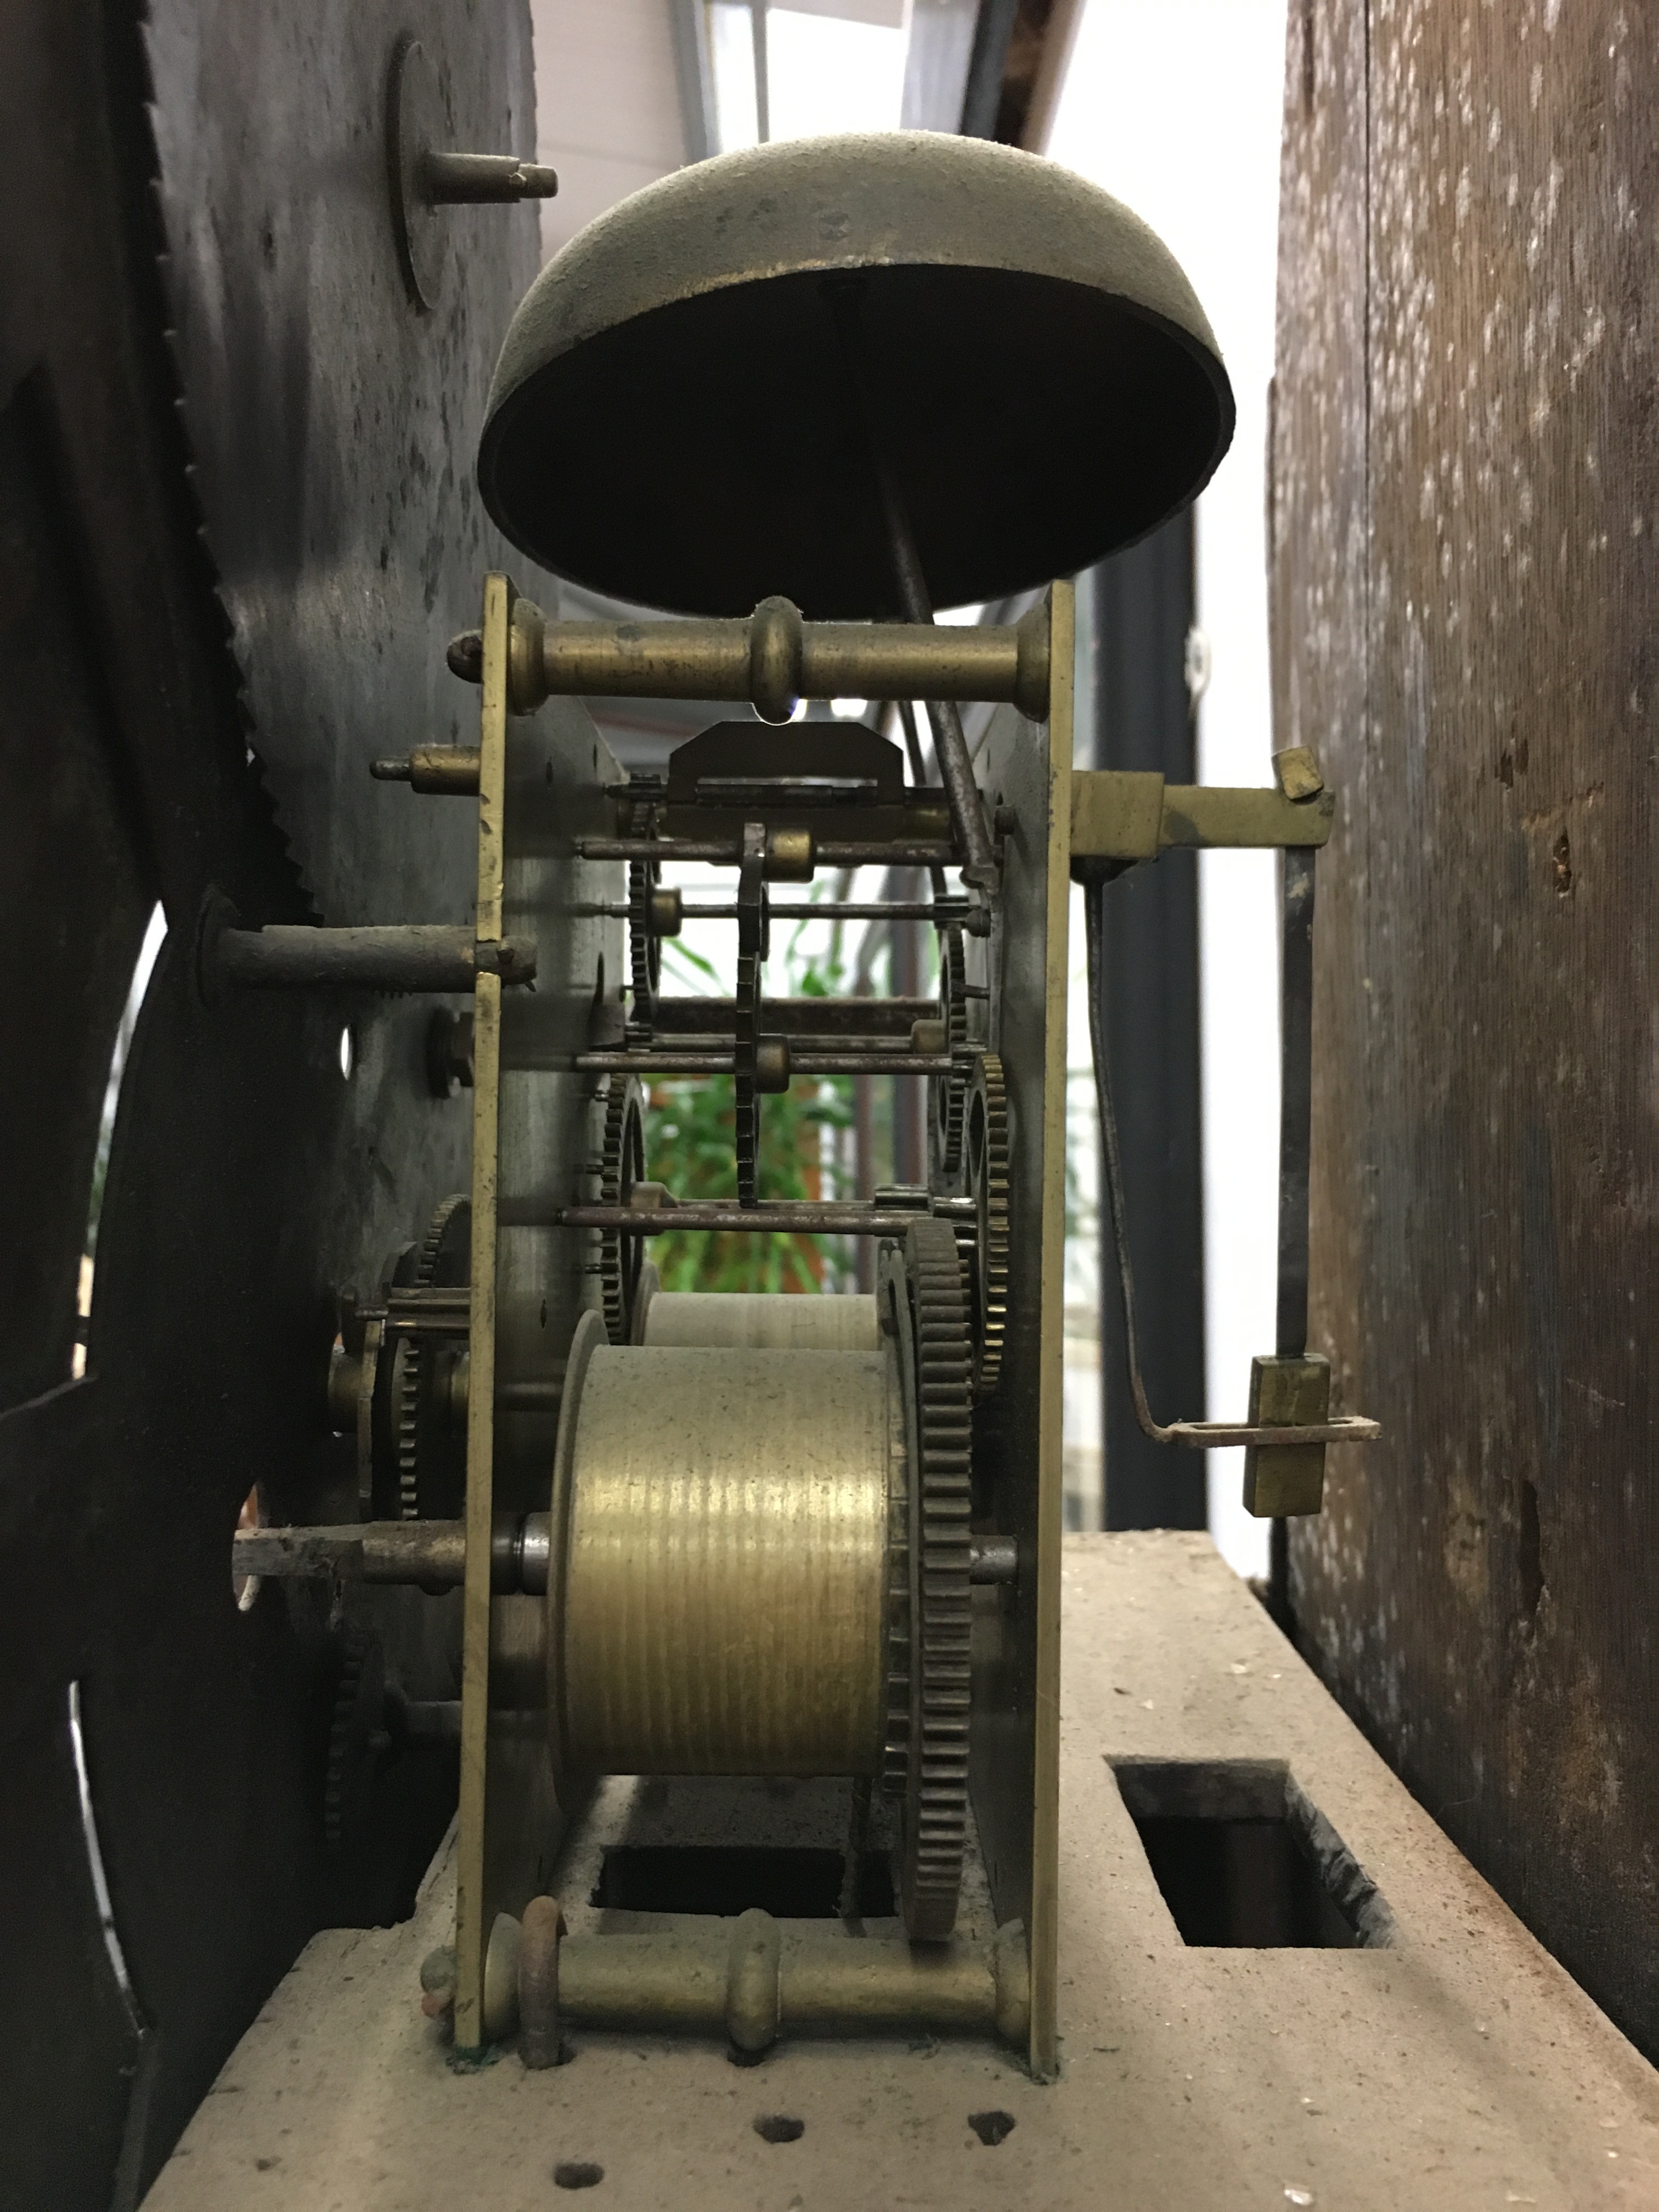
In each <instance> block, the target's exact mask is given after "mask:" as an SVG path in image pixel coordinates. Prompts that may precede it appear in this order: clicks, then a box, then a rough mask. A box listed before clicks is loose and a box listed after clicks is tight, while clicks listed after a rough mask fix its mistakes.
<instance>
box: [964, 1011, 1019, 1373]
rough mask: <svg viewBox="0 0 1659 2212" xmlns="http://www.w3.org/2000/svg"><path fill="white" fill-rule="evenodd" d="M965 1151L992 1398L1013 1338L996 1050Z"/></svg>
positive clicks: (973, 1105) (1003, 1102)
mask: <svg viewBox="0 0 1659 2212" xmlns="http://www.w3.org/2000/svg"><path fill="white" fill-rule="evenodd" d="M964 1149H965V1154H966V1161H967V1176H968V1194H969V1197H970V1198H971V1199H972V1200H973V1201H974V1214H975V1267H974V1271H973V1272H974V1289H975V1306H976V1309H977V1312H976V1327H975V1346H976V1350H977V1354H978V1357H977V1359H976V1361H975V1373H974V1392H975V1396H976V1397H980V1398H988V1397H990V1396H991V1395H993V1393H994V1391H995V1389H996V1387H997V1384H998V1383H999V1382H1000V1380H1001V1378H1002V1354H1003V1350H1004V1347H1005V1346H1006V1343H1007V1340H1008V1248H1009V1235H1008V1094H1007V1090H1006V1085H1005V1084H1004V1081H1003V1073H1002V1061H1001V1060H1000V1057H999V1056H998V1054H995V1053H994V1052H982V1053H981V1054H979V1055H978V1057H977V1059H976V1060H975V1063H974V1072H973V1076H972V1079H971V1080H970V1081H969V1086H968V1115H967V1127H966V1132H965V1146H964Z"/></svg>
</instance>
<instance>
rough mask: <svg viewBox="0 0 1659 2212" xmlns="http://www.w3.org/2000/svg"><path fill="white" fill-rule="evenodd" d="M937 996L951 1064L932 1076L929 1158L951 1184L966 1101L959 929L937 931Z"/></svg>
mask: <svg viewBox="0 0 1659 2212" xmlns="http://www.w3.org/2000/svg"><path fill="white" fill-rule="evenodd" d="M939 1006H940V1008H941V1010H942V1012H943V1013H944V1016H945V1049H946V1050H947V1051H948V1052H949V1053H950V1054H951V1061H952V1066H951V1073H949V1074H948V1075H936V1076H934V1078H933V1081H932V1083H931V1085H929V1088H930V1090H931V1091H932V1092H933V1159H934V1165H935V1169H936V1171H937V1173H938V1175H939V1177H940V1178H941V1179H942V1180H943V1181H945V1182H947V1183H951V1184H955V1183H956V1182H957V1179H958V1177H959V1176H961V1173H962V1126H963V1115H964V1114H965V1112H966V1109H967V1103H968V1078H969V1059H968V971H967V964H966V962H965V960H964V957H963V949H962V932H961V930H960V929H957V928H950V929H941V930H940V932H939Z"/></svg>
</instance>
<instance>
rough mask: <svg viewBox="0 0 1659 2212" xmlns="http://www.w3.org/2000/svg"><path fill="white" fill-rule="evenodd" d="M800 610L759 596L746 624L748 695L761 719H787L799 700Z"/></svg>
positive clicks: (774, 720)
mask: <svg viewBox="0 0 1659 2212" xmlns="http://www.w3.org/2000/svg"><path fill="white" fill-rule="evenodd" d="M803 649H804V641H803V639H802V635H801V618H800V609H799V607H798V606H797V605H795V604H794V602H793V599H763V600H762V601H761V603H760V605H758V606H757V608H756V610H755V612H754V615H753V617H752V618H751V620H750V624H749V696H750V699H752V700H753V702H754V705H755V712H756V713H757V714H758V715H759V716H760V718H761V720H762V721H763V722H787V720H789V717H790V716H791V715H792V714H793V713H794V711H795V708H796V707H797V706H798V705H799V702H800V682H801V655H802V652H803Z"/></svg>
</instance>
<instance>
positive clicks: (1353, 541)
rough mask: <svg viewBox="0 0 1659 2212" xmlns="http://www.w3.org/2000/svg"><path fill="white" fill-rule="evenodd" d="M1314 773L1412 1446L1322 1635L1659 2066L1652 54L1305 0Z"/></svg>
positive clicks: (1360, 1465) (1326, 1074) (1465, 1839)
mask: <svg viewBox="0 0 1659 2212" xmlns="http://www.w3.org/2000/svg"><path fill="white" fill-rule="evenodd" d="M1289 50H1290V67H1289V70H1288V72H1287V101H1286V140H1285V144H1286V157H1285V191H1284V210H1283V230H1282V238H1281V265H1280V327H1279V368H1278V406H1277V410H1276V437H1275V448H1274V469H1273V484H1274V494H1273V548H1274V576H1275V645H1276V648H1277V650H1276V665H1275V690H1276V708H1277V712H1278V714H1279V736H1278V738H1277V739H1276V742H1277V743H1279V744H1293V743H1309V744H1313V745H1314V746H1315V747H1316V750H1319V751H1320V752H1321V754H1322V757H1323V759H1324V761H1325V763H1326V765H1327V768H1328V773H1329V775H1330V777H1331V780H1332V781H1333V782H1334V783H1335V784H1337V785H1338V787H1340V790H1341V793H1342V809H1341V823H1340V828H1339V831H1338V836H1337V840H1336V841H1335V842H1334V849H1333V852H1332V854H1331V859H1330V864H1329V865H1328V867H1327V868H1326V869H1325V870H1324V872H1323V875H1324V880H1325V883H1326V884H1328V894H1326V893H1325V892H1324V891H1322V919H1321V931H1322V938H1323V942H1322V946H1321V949H1320V993H1319V1000H1318V1008H1317V1016H1316V1018H1317V1022H1318V1030H1317V1036H1318V1052H1319V1054H1320V1059H1321V1064H1322V1070H1323V1073H1322V1079H1321V1090H1320V1092H1319V1095H1318V1098H1317V1103H1316V1115H1317V1119H1316V1158H1317V1163H1318V1164H1317V1170H1316V1175H1317V1181H1316V1226H1315V1253H1314V1275H1315V1282H1316V1285H1317V1299H1318V1304H1317V1308H1316V1313H1317V1329H1318V1334H1317V1340H1318V1342H1319V1343H1320V1346H1321V1348H1322V1349H1328V1351H1329V1352H1331V1353H1332V1355H1333V1357H1334V1358H1339V1359H1340V1360H1344V1361H1346V1363H1348V1364H1347V1365H1346V1367H1340V1368H1339V1372H1340V1374H1341V1376H1342V1382H1343V1387H1344V1391H1345V1395H1347V1396H1348V1398H1349V1401H1350V1402H1354V1403H1358V1402H1361V1401H1363V1403H1364V1409H1365V1411H1366V1412H1368V1413H1374V1414H1376V1416H1378V1417H1379V1418H1380V1419H1382V1420H1383V1423H1384V1425H1385V1430H1386V1435H1385V1439H1384V1441H1383V1443H1381V1444H1380V1445H1377V1446H1376V1447H1372V1448H1371V1449H1369V1450H1368V1451H1367V1452H1366V1453H1364V1454H1354V1455H1349V1456H1348V1458H1347V1460H1346V1463H1345V1464H1343V1465H1341V1466H1339V1467H1336V1468H1334V1470H1333V1477H1334V1479H1333V1480H1332V1483H1331V1486H1330V1492H1329V1495H1330V1498H1331V1507H1330V1510H1329V1511H1328V1515H1327V1516H1326V1519H1325V1521H1324V1522H1322V1523H1321V1524H1319V1525H1317V1526H1315V1527H1313V1528H1307V1529H1302V1530H1298V1531H1297V1533H1296V1534H1295V1536H1294V1538H1293V1542H1292V1589H1293V1594H1294V1598H1295V1602H1296V1605H1297V1613H1298V1617H1299V1620H1300V1622H1301V1624H1302V1627H1303V1631H1304V1635H1305V1636H1306V1638H1307V1639H1308V1641H1309V1643H1310V1647H1311V1648H1312V1650H1314V1651H1315V1652H1316V1654H1317V1656H1319V1658H1320V1660H1321V1662H1322V1664H1323V1665H1324V1667H1325V1668H1326V1670H1327V1672H1328V1674H1329V1675H1330V1677H1331V1679H1332V1680H1334V1683H1335V1684H1336V1686H1338V1688H1339V1690H1340V1693H1341V1694H1342V1696H1343V1697H1344V1699H1346V1702H1347V1703H1348V1705H1350V1708H1351V1709H1352V1711H1354V1712H1355V1713H1356V1714H1357V1715H1358V1717H1360V1718H1361V1719H1362V1721H1363V1722H1364V1724H1365V1726H1366V1727H1367V1728H1368V1729H1370V1731H1371V1732H1372V1733H1373V1735H1375V1736H1376V1739H1377V1741H1379V1742H1380V1743H1381V1744H1382V1745H1383V1747H1384V1748H1385V1749H1386V1750H1387V1752H1388V1753H1389V1756H1390V1757H1391V1759H1393V1760H1394V1761H1395V1764H1396V1765H1398V1766H1399V1768H1400V1770H1401V1772H1402V1774H1403V1775H1404V1776H1405V1778H1406V1779H1407V1781H1408V1783H1409V1784H1411V1786H1412V1787H1413V1790H1416V1791H1417V1792H1418V1794H1419V1796H1421V1797H1422V1798H1423V1800H1424V1802H1425V1804H1427V1805H1428V1806H1429V1808H1431V1810H1432V1811H1433V1812H1435V1813H1436V1814H1437V1816H1438V1817H1439V1818H1440V1819H1441V1820H1443V1822H1444V1824H1445V1826H1447V1827H1448V1829H1449V1831H1450V1832H1451V1833H1452V1835H1453V1836H1454V1837H1455V1839H1456V1840H1457V1841H1458V1842H1459V1843H1460V1844H1462V1846H1463V1847H1464V1848H1465V1849H1466V1850H1468V1853H1469V1854H1470V1856H1471V1857H1473V1858H1474V1861H1475V1863H1477V1865H1479V1866H1480V1868H1481V1869H1482V1870H1483V1871H1484V1872H1485V1873H1486V1875H1488V1876H1489V1877H1490V1878H1491V1879H1492V1881H1493V1882H1494V1883H1495V1884H1496V1885H1497V1887H1498V1888H1499V1889H1500V1890H1501V1891H1502V1892H1503V1893H1504V1895H1505V1897H1506V1898H1508V1899H1509V1900H1510V1902H1511V1903H1512V1904H1513V1905H1515V1906H1516V1909H1517V1910H1518V1911H1520V1912H1521V1913H1522V1917H1525V1918H1526V1919H1527V1920H1528V1922H1529V1923H1531V1925H1532V1926H1533V1927H1534V1929H1536V1930H1537V1931H1538V1933H1539V1934H1540V1935H1541V1936H1542V1937H1543V1938H1544V1940H1545V1941H1546V1942H1548V1943H1549V1944H1550V1946H1551V1947H1552V1948H1553V1949H1555V1950H1556V1951H1557V1952H1558V1954H1559V1955H1560V1957H1561V1958H1562V1959H1563V1960H1564V1962H1565V1964H1566V1965H1567V1966H1569V1967H1570V1968H1571V1971H1572V1972H1574V1973H1575V1974H1577V1976H1578V1978H1580V1979H1581V1980H1582V1981H1583V1983H1584V1984H1585V1985H1586V1986H1587V1987H1588V1988H1589V1990H1591V1992H1592V1994H1594V1995H1595V1996H1596V1997H1597V1998H1598V1999H1599V2001H1600V2002H1601V2003H1603V2004H1604V2005H1605V2006H1606V2007H1607V2009H1608V2010H1609V2011H1610V2012H1611V2013H1612V2014H1613V2016H1614V2018H1615V2019H1617V2020H1618V2021H1620V2023H1621V2024H1622V2025H1623V2026H1624V2027H1626V2029H1627V2030H1628V2031H1629V2032H1630V2033H1632V2035H1633V2036H1635V2037H1636V2039H1638V2041H1640V2042H1642V2043H1644V2045H1645V2046H1646V2047H1647V2048H1648V2049H1649V2050H1650V2051H1652V2050H1653V2049H1655V2048H1656V2047H1659V1972H1656V1965H1659V1867H1656V1864H1655V1861H1654V1840H1653V1839H1654V1838H1655V1837H1656V1835H1659V1679H1656V1660H1655V1640H1654V1626H1653V1623H1654V1616H1655V1611H1656V1599H1659V1565H1656V1559H1659V1549H1656V1542H1655V1538H1656V1533H1659V1532H1656V1527H1655V1521H1656V1511H1655V1478H1654V1473H1653V1465H1652V1449H1653V1389H1652V1377H1653V1372H1654V1365H1655V1344H1656V1335H1659V1331H1656V1323H1659V1265H1656V1260H1659V1255H1656V1250H1655V1228H1654V1225H1655V1213H1656V1193H1659V1127H1656V1113H1655V1105H1656V1099H1655V1077H1654V1031H1653V1012H1652V1009H1653V1004H1654V999H1655V983H1656V975H1655V958H1654V942H1653V940H1654V927H1653V915H1654V896H1653V888H1652V886H1653V880H1654V878H1653V861H1654V823H1653V815H1652V804H1651V799H1650V787H1651V783H1652V775H1653V755H1654V734H1655V717H1654V674H1655V671H1654V646H1653V642H1652V633H1653V627H1654V625H1653V610H1654V608H1655V606H1656V604H1659V597H1656V586H1659V575H1656V569H1655V554H1654V550H1653V543H1654V531H1655V527H1656V524H1659V450H1656V425H1655V414H1654V402H1653V393H1654V391H1655V388H1656V314H1659V309H1656V307H1655V305H1654V300H1655V295H1656V291H1659V287H1656V283H1655V276H1656V267H1655V262H1656V244H1655V232H1654V210H1655V206H1656V199H1659V145H1656V142H1655V139H1654V134H1653V132H1652V130H1651V116H1652V114H1653V112H1654V109H1655V102H1656V96H1659V37H1656V33H1655V31H1654V29H1653V27H1652V24H1651V21H1650V19H1648V18H1646V17H1644V15H1643V13H1642V12H1641V11H1637V10H1630V9H1621V8H1620V7H1619V6H1617V5H1614V4H1610V3H1609V0H1587V4H1584V5H1583V6H1580V7H1577V8H1574V9H1565V8H1562V7H1561V6H1560V5H1559V0H1510V3H1509V4H1506V5H1504V7H1502V8H1501V9H1500V8H1494V7H1492V6H1490V5H1483V4H1481V0H1372V4H1371V5H1370V10H1369V21H1367V20H1366V10H1365V9H1364V7H1363V6H1362V5H1360V4H1358V0H1313V4H1312V6H1311V10H1310V12H1305V13H1304V8H1303V7H1302V6H1301V5H1296V6H1293V7H1292V10H1291V29H1290V40H1289Z"/></svg>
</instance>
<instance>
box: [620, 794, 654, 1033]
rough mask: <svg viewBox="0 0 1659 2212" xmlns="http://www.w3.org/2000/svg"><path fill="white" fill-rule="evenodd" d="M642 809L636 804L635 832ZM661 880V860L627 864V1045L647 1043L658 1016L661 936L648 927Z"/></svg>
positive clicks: (636, 832)
mask: <svg viewBox="0 0 1659 2212" xmlns="http://www.w3.org/2000/svg"><path fill="white" fill-rule="evenodd" d="M641 811H642V810H641V809H640V808H638V807H636V808H635V817H636V821H635V836H639V835H641V834H643V833H642V832H641V830H640V829H639V828H638V826H637V817H638V815H639V814H640V812H641ZM661 880H662V862H661V861H660V860H630V861H629V864H628V969H629V978H628V979H629V983H630V984H631V985H632V987H633V997H632V1000H631V1001H630V1003H629V1017H628V1041H629V1044H630V1045H643V1044H648V1043H649V1042H650V1041H651V1033H652V1030H653V1027H654V1025H655V1023H656V1018H657V988H658V986H659V983H660V982H661V981H662V939H661V938H659V937H658V936H656V935H655V934H654V933H653V931H652V927H651V894H652V892H653V890H655V889H656V888H657V885H658V884H659V883H660V882H661Z"/></svg>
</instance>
